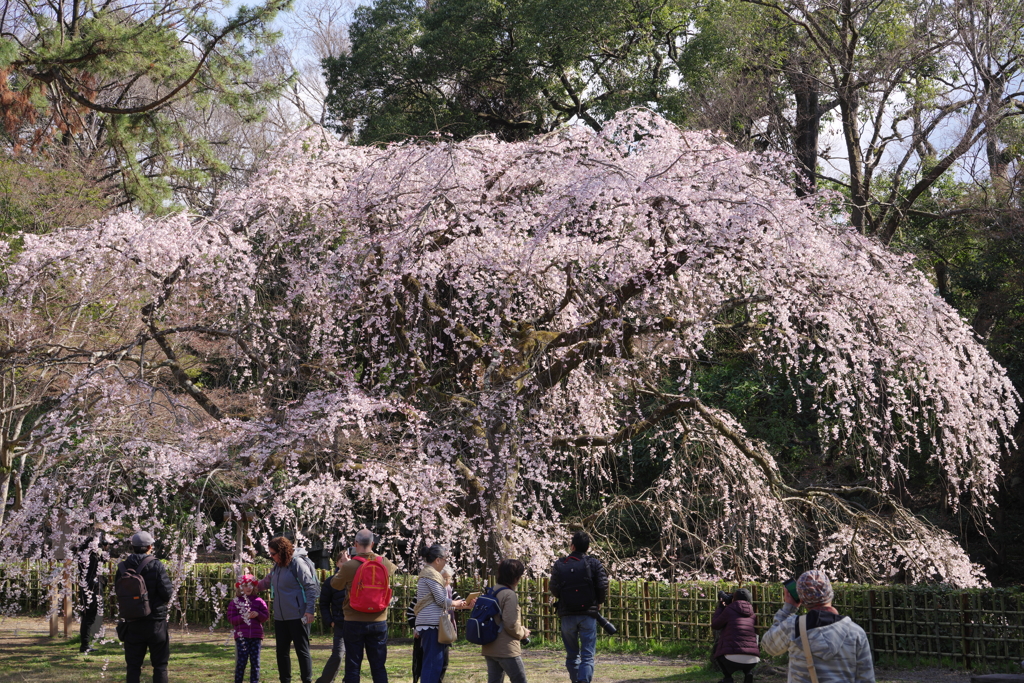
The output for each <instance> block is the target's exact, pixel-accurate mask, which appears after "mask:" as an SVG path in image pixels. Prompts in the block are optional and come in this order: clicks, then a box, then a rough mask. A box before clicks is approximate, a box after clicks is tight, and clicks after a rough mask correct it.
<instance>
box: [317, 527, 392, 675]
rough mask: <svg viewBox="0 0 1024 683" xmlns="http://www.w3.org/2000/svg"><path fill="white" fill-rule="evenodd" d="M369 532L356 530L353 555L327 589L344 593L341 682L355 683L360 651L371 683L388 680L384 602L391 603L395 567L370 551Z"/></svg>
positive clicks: (386, 620)
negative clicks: (365, 662)
mask: <svg viewBox="0 0 1024 683" xmlns="http://www.w3.org/2000/svg"><path fill="white" fill-rule="evenodd" d="M373 544H374V541H373V532H372V531H370V530H369V529H360V530H359V531H358V532H357V533H356V537H355V543H354V544H353V545H354V547H355V550H356V555H355V557H353V558H352V559H351V560H349V561H348V562H345V563H344V564H342V565H341V569H339V570H338V573H337V574H335V575H334V578H333V579H331V588H333V589H334V590H336V591H347V594H346V595H345V603H344V612H345V626H344V634H345V678H344V683H359V669H360V668H361V667H362V666H363V654H364V652H365V654H366V660H367V661H368V662H369V663H370V674H371V675H372V676H373V683H388V672H387V669H385V668H384V667H385V665H386V664H387V659H388V605H389V604H390V603H391V587H390V581H391V577H393V576H394V575H395V571H397V569H398V567H396V566H395V565H394V563H393V562H391V561H390V560H388V559H387V558H385V557H381V556H380V555H377V554H375V553H374V552H373Z"/></svg>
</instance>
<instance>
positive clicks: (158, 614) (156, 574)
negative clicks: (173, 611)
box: [114, 553, 174, 621]
mask: <svg viewBox="0 0 1024 683" xmlns="http://www.w3.org/2000/svg"><path fill="white" fill-rule="evenodd" d="M145 557H146V556H145V555H137V554H135V553H132V554H131V555H129V556H128V558H127V559H125V561H124V566H125V567H126V568H128V569H137V568H138V566H139V565H140V564H142V560H143V559H145ZM141 575H142V580H143V581H145V582H146V592H147V593H149V610H150V612H149V616H148V617H146V620H150V621H164V620H166V619H167V603H168V602H170V601H171V592H173V590H174V587H173V586H172V585H171V579H170V577H169V576H167V570H166V569H165V568H164V565H163V564H162V563H161V562H160V560H153V561H152V562H150V563H149V564H147V565H146V566H145V567H144V568H143V570H142V572H141ZM120 579H121V563H120V562H118V564H117V574H115V575H114V583H115V584H116V583H117V582H118V581H119V580H120ZM140 621H144V620H140Z"/></svg>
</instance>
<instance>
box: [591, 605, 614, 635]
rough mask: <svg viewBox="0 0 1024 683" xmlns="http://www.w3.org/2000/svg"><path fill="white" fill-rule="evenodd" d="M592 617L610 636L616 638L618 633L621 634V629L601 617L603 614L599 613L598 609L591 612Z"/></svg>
mask: <svg viewBox="0 0 1024 683" xmlns="http://www.w3.org/2000/svg"><path fill="white" fill-rule="evenodd" d="M590 616H592V617H594V619H595V620H596V621H597V623H598V624H600V626H601V628H603V629H604V632H605V633H607V634H608V635H610V636H614V635H615V634H616V633H618V632H619V629H617V628H616V627H615V624H613V623H612V622H610V621H608V620H607V619H605V618H604V617H603V616H601V613H600V612H598V611H597V610H596V609H592V610H590Z"/></svg>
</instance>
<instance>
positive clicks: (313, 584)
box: [259, 548, 320, 621]
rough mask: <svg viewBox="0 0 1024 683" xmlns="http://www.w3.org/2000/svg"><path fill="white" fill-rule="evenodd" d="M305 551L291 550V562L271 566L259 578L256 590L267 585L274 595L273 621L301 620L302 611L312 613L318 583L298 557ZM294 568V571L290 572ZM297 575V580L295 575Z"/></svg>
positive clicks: (318, 592)
mask: <svg viewBox="0 0 1024 683" xmlns="http://www.w3.org/2000/svg"><path fill="white" fill-rule="evenodd" d="M305 555H306V551H305V550H304V549H302V548H296V549H295V555H294V556H293V557H292V561H291V564H290V565H288V566H287V567H279V566H277V565H274V568H273V569H272V570H271V571H270V574H268V575H267V576H266V577H264V578H263V579H261V580H260V585H259V589H260V590H261V591H265V590H266V589H267V588H270V589H271V590H272V591H273V593H272V596H273V598H274V621H291V620H293V619H301V618H302V617H303V615H305V614H316V601H317V598H319V597H320V583H319V582H318V581H317V580H316V574H315V573H313V572H311V571H310V569H309V566H308V565H307V564H306V563H305V562H303V561H302V560H300V559H299V557H304V556H305ZM292 569H295V573H293V572H292ZM296 574H298V578H299V580H298V581H296V580H295V577H296Z"/></svg>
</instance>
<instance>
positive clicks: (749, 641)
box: [711, 588, 761, 683]
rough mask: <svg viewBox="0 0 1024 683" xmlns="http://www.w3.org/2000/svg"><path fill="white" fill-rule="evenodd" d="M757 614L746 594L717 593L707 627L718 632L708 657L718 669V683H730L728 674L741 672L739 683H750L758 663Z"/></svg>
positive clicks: (737, 592)
mask: <svg viewBox="0 0 1024 683" xmlns="http://www.w3.org/2000/svg"><path fill="white" fill-rule="evenodd" d="M756 624H757V615H756V614H755V613H754V606H753V598H752V597H751V595H750V591H748V590H747V589H745V588H741V589H739V590H738V591H736V592H735V593H732V594H729V593H723V592H721V591H720V592H719V593H718V609H716V610H715V613H714V615H713V616H712V617H711V628H712V629H713V630H715V631H719V632H720V633H719V634H718V642H717V643H715V649H714V652H713V654H712V657H714V658H715V661H717V662H718V665H719V666H720V667H722V673H723V674H724V677H723V678H722V681H721V683H732V675H733V674H734V673H736V672H737V671H742V672H743V683H753V681H754V667H755V666H757V663H758V662H759V661H761V659H760V657H759V656H758V655H760V654H761V651H760V649H758V647H757V631H756V630H755V626H756Z"/></svg>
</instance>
